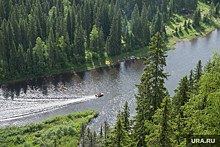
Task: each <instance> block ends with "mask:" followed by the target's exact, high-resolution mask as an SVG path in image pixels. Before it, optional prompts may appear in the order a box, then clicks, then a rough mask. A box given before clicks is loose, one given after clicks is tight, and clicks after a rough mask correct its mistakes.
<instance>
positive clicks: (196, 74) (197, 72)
mask: <svg viewBox="0 0 220 147" xmlns="http://www.w3.org/2000/svg"><path fill="white" fill-rule="evenodd" d="M201 76H202V62H201V60H199V61H198V63H197V65H196V68H195V70H194V76H193V78H194V81H195V82H198V81H199V79H200V77H201Z"/></svg>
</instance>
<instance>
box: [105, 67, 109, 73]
mask: <svg viewBox="0 0 220 147" xmlns="http://www.w3.org/2000/svg"><path fill="white" fill-rule="evenodd" d="M104 70H105V71H106V72H107V73H108V74H110V73H109V71H110V68H109V66H108V67H105V68H104Z"/></svg>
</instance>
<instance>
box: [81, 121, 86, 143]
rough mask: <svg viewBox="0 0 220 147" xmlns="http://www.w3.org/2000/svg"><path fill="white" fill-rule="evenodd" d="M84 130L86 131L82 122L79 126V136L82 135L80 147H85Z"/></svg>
mask: <svg viewBox="0 0 220 147" xmlns="http://www.w3.org/2000/svg"><path fill="white" fill-rule="evenodd" d="M85 129H86V126H85V123H84V122H83V123H82V125H81V135H82V146H83V147H84V146H85Z"/></svg>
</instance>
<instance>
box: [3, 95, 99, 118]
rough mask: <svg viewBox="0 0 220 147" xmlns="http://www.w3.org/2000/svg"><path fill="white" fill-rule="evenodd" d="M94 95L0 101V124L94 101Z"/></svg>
mask: <svg viewBox="0 0 220 147" xmlns="http://www.w3.org/2000/svg"><path fill="white" fill-rule="evenodd" d="M95 98H96V97H95V96H94V95H90V96H84V97H81V98H72V99H71V98H70V97H68V98H65V99H57V98H55V99H53V98H48V99H46V98H41V99H40V98H39V99H37V98H32V99H31V98H16V99H14V100H6V99H0V122H1V121H7V120H12V119H18V118H21V117H25V116H28V115H33V114H36V113H42V112H48V111H52V110H54V109H59V108H61V107H64V106H67V105H70V104H73V103H81V102H84V101H88V100H91V99H95Z"/></svg>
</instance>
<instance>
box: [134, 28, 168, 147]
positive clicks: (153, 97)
mask: <svg viewBox="0 0 220 147" xmlns="http://www.w3.org/2000/svg"><path fill="white" fill-rule="evenodd" d="M164 47H165V45H164V41H163V39H162V37H161V36H160V33H159V32H157V34H156V35H155V36H154V37H153V38H152V39H151V43H150V46H149V48H150V49H151V50H152V51H150V52H149V58H146V61H145V62H144V65H146V67H145V68H144V73H143V75H142V76H141V79H140V80H141V83H140V84H137V85H136V87H137V88H138V94H137V95H136V96H135V97H136V100H137V101H136V103H137V107H136V112H137V115H136V116H135V122H136V124H135V125H134V127H133V129H134V132H133V133H134V135H135V141H136V142H137V145H138V146H146V142H145V137H144V136H146V135H147V132H146V130H145V126H144V124H145V120H152V116H153V115H154V113H155V111H156V110H157V109H158V108H160V104H161V102H162V100H163V99H164V97H165V96H166V95H167V94H166V88H165V86H164V83H165V81H164V79H167V77H168V76H169V75H168V74H167V73H164V72H163V70H164V69H163V68H164V66H166V59H165V58H166V57H167V55H165V53H164V51H163V48H164Z"/></svg>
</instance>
